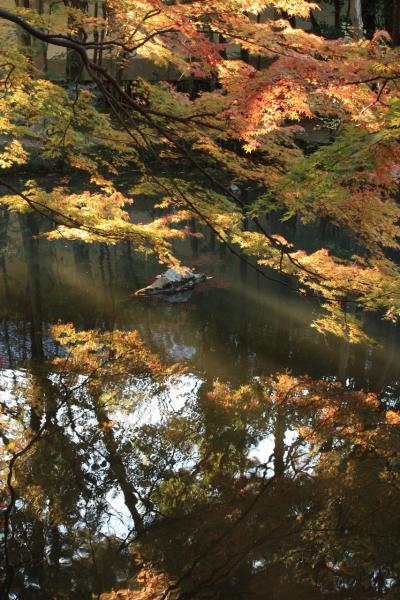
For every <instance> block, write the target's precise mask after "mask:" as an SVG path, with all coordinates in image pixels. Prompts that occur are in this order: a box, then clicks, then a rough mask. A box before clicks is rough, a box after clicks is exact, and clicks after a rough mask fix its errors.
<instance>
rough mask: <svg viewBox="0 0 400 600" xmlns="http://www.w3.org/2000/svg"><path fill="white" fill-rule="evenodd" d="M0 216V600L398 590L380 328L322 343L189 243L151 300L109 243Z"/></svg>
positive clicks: (389, 385) (389, 418)
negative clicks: (176, 288)
mask: <svg viewBox="0 0 400 600" xmlns="http://www.w3.org/2000/svg"><path fill="white" fill-rule="evenodd" d="M0 219H1V220H0V228H1V236H0V240H1V241H0V244H1V246H0V317H1V331H0V344H1V356H0V360H1V371H0V407H1V412H0V439H1V444H2V447H3V452H2V458H1V459H0V460H1V468H2V472H3V475H4V486H3V487H2V489H1V492H2V495H3V496H4V498H3V500H2V502H3V504H2V507H3V512H4V516H3V526H4V527H3V539H2V543H3V549H4V562H3V570H2V575H3V577H4V584H3V588H2V591H3V595H4V597H9V598H13V599H14V598H15V599H24V600H25V599H28V598H29V599H32V598H33V599H34V598H38V599H53V598H55V599H64V598H65V599H67V598H68V599H69V598H71V599H88V600H89V599H92V598H102V600H110V599H116V598H117V597H119V598H127V599H128V598H132V599H133V598H135V599H138V600H139V599H141V600H150V599H153V600H156V599H158V600H161V598H162V599H163V600H178V599H180V600H184V599H185V600H186V599H189V598H199V599H200V598H201V599H203V598H204V599H206V598H207V599H214V598H215V599H221V600H222V599H224V600H228V599H229V600H231V599H233V598H238V599H244V598H248V597H255V598H260V599H273V600H292V599H293V600H303V599H304V600H312V599H314V598H315V599H321V600H324V599H329V600H330V599H331V598H332V599H333V598H340V599H354V600H356V599H360V600H361V599H364V598H374V599H375V598H376V599H378V598H381V597H382V598H383V597H385V598H389V599H395V598H398V597H399V594H400V592H399V584H400V572H399V564H400V555H399V547H398V539H399V535H400V520H399V514H398V506H399V501H400V497H399V487H398V480H399V476H400V473H399V465H400V437H399V435H400V433H399V432H400V428H399V425H400V416H398V412H397V411H398V408H399V371H400V360H399V345H398V340H397V335H396V329H395V328H394V327H391V326H389V325H388V324H381V323H379V322H377V321H374V320H371V321H370V323H369V324H368V327H369V330H370V331H371V332H372V333H373V334H374V335H375V337H376V339H377V340H378V341H379V342H380V344H381V345H380V346H376V347H368V346H363V345H358V346H351V345H349V344H348V343H346V342H345V341H343V340H336V339H333V338H323V337H321V336H320V335H319V334H318V333H317V332H316V331H315V330H314V329H313V328H312V327H310V324H311V321H312V320H313V318H314V317H315V315H316V314H317V313H318V307H317V305H316V304H315V303H313V302H312V301H311V300H309V299H301V298H299V297H297V296H295V295H294V294H289V293H288V292H287V291H285V290H284V288H280V287H279V286H276V285H273V284H271V283H268V282H266V281H264V280H261V279H260V278H259V277H258V276H257V275H256V274H255V273H253V272H250V271H249V270H248V269H245V268H244V267H243V265H242V264H240V262H239V261H237V260H236V259H234V257H231V256H228V255H226V254H224V253H223V251H222V250H221V248H220V247H219V245H218V243H216V241H215V240H214V239H213V238H212V236H211V237H210V236H209V234H206V235H205V237H204V238H203V239H200V240H199V239H196V240H195V241H196V243H195V244H193V243H190V242H189V243H184V242H182V243H179V245H178V246H177V251H178V253H179V254H180V256H181V257H182V260H183V262H184V264H187V265H188V266H196V267H197V269H198V270H199V271H204V272H206V273H207V274H209V275H212V276H213V279H212V280H211V281H210V282H208V283H207V284H205V285H203V286H199V287H198V288H196V289H195V290H194V291H193V293H191V294H190V296H189V297H188V298H186V299H185V300H186V301H185V302H176V303H168V302H164V301H162V300H161V299H157V298H135V297H134V296H133V295H132V291H133V290H135V289H137V288H139V287H142V286H143V285H146V284H148V283H149V282H150V281H151V280H152V278H153V277H154V275H155V274H156V273H158V272H159V271H160V268H159V267H158V266H157V264H156V263H155V262H153V261H150V260H148V261H144V259H143V258H142V257H139V256H138V255H137V254H136V253H135V252H134V251H133V249H132V248H131V247H130V246H129V245H127V244H120V245H118V246H115V247H107V246H105V245H101V244H97V245H91V246H86V245H83V244H80V243H70V242H55V243H49V242H46V241H45V240H43V239H42V238H40V237H38V233H39V232H40V230H41V228H42V223H41V222H40V221H39V220H38V219H37V217H35V216H32V215H31V216H26V215H24V216H21V217H20V218H15V217H14V216H9V215H6V214H2V215H0ZM57 323H59V324H65V323H70V324H71V325H70V326H69V328H68V327H67V328H66V329H65V330H63V331H61V333H60V331H58V330H53V332H52V331H51V326H52V325H56V324H57ZM59 327H61V325H59ZM57 331H58V333H57ZM135 331H137V332H139V334H140V336H141V339H142V340H143V341H144V344H145V346H142V345H141V342H140V340H139V338H138V337H137V334H136V333H134V332H135ZM156 354H157V355H158V356H160V357H161V359H162V361H163V362H165V363H172V362H183V363H185V365H186V368H185V369H183V367H182V366H179V367H176V368H175V370H167V369H165V368H163V367H162V366H161V363H160V361H159V359H158V358H157V356H156ZM224 382H229V383H224ZM361 390H363V391H361ZM117 589H120V590H125V591H124V592H121V595H120V596H117V595H116V594H114V593H113V590H117ZM128 589H129V590H130V591H127V590H128ZM124 594H125V595H124ZM396 594H397V595H396Z"/></svg>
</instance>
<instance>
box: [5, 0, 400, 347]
mask: <svg viewBox="0 0 400 600" xmlns="http://www.w3.org/2000/svg"><path fill="white" fill-rule="evenodd" d="M94 4H95V7H94V10H89V8H93V3H91V2H89V3H81V2H79V1H71V2H66V3H65V6H63V7H62V8H63V10H64V15H65V14H67V18H63V19H60V14H59V12H58V10H57V9H53V7H52V9H51V10H49V11H44V10H42V11H41V12H38V11H36V10H34V9H32V8H29V7H26V6H25V7H24V8H17V9H13V10H7V9H5V8H0V23H1V28H2V41H1V46H0V54H1V73H2V75H1V79H2V89H3V93H2V96H1V98H0V106H1V111H2V119H1V130H2V135H3V140H4V142H3V148H2V153H1V155H0V164H1V167H2V170H3V172H4V173H5V175H6V174H7V172H9V171H10V170H12V169H13V168H15V167H16V166H18V165H21V164H26V163H27V162H28V161H29V157H30V156H33V155H35V156H37V155H40V156H41V157H42V158H43V159H44V160H46V161H61V162H62V163H63V164H64V165H68V166H69V168H70V169H72V170H73V172H75V173H76V172H82V173H86V174H88V178H89V179H90V182H88V184H87V185H86V187H85V188H84V189H83V190H82V193H78V194H76V193H75V194H73V193H71V191H70V187H69V184H68V182H64V183H63V184H60V185H59V186H57V187H55V188H54V189H52V190H50V191H49V190H44V189H43V188H42V187H40V186H39V185H38V184H37V183H36V182H35V181H33V180H30V181H27V182H26V186H25V188H24V189H23V190H21V189H17V188H16V187H14V185H13V184H12V182H10V179H9V177H8V178H7V177H6V176H2V177H1V185H2V187H3V189H5V190H6V191H7V194H6V195H4V196H3V197H2V199H1V202H2V204H3V206H6V207H8V208H9V209H10V210H17V211H29V210H32V209H34V210H36V211H39V212H41V213H42V214H43V215H45V216H46V217H48V218H49V219H50V220H51V222H52V223H55V227H53V228H51V230H50V231H49V233H48V234H47V235H48V237H49V238H50V239H55V238H57V237H61V236H62V237H69V238H72V239H79V240H83V241H86V242H92V241H98V240H103V241H107V242H108V243H116V242H118V241H121V240H125V241H126V240H128V241H132V242H133V243H134V244H135V246H136V247H137V248H138V249H139V250H140V251H143V252H155V253H156V255H157V256H158V258H159V260H160V261H161V262H164V263H167V264H170V265H177V264H178V260H177V258H176V257H175V256H174V253H173V251H172V244H171V241H172V240H173V239H174V238H176V237H184V236H185V235H190V230H189V228H188V227H187V226H186V227H185V226H183V227H182V225H185V223H186V222H187V220H188V219H189V218H192V217H195V218H196V219H198V220H199V221H200V222H202V223H203V224H205V225H207V226H208V227H210V228H211V229H212V230H213V231H214V232H215V234H216V236H217V237H218V238H219V240H220V241H221V242H223V243H224V244H226V245H227V246H228V247H229V249H230V250H231V251H232V252H233V253H236V254H239V253H240V252H243V253H244V255H243V260H247V261H248V260H249V259H246V258H244V256H245V255H247V256H249V257H254V259H255V261H256V262H253V258H251V259H250V261H249V264H250V265H251V266H252V267H253V268H256V269H257V270H258V271H259V272H260V273H262V274H263V276H265V277H269V278H271V279H275V280H276V281H277V282H280V283H283V284H284V285H286V286H287V287H289V288H296V289H298V290H299V291H300V292H302V293H311V294H313V295H315V296H317V297H319V298H320V299H321V301H322V304H323V305H324V308H325V314H324V316H323V317H321V318H319V319H318V320H316V322H315V326H316V327H317V328H318V329H319V330H320V331H321V332H327V331H329V332H333V333H335V334H339V335H345V336H346V337H348V339H349V340H350V341H353V342H357V341H359V340H361V339H363V337H365V336H364V334H363V332H362V327H361V324H360V320H359V318H358V316H357V310H358V309H359V308H363V309H366V310H374V311H375V310H379V311H381V312H382V314H383V315H384V316H385V317H386V318H389V319H392V320H395V319H396V318H397V316H398V313H399V305H400V297H399V291H398V290H399V286H398V275H399V273H398V267H397V265H396V261H395V259H394V258H393V256H394V254H393V250H395V251H396V250H397V249H398V233H399V230H398V219H399V208H398V205H397V203H396V200H395V199H394V195H395V193H396V191H397V188H398V164H399V143H398V133H399V124H400V121H399V97H398V89H397V82H398V79H399V76H400V72H399V66H398V65H399V61H398V58H399V51H398V49H397V48H396V47H392V44H391V39H390V37H389V35H388V34H387V33H385V32H382V31H377V32H375V34H374V35H373V37H372V38H371V39H362V38H361V39H357V36H355V37H353V38H351V37H348V36H345V37H342V38H338V39H333V40H332V39H327V38H325V37H323V36H320V35H316V34H313V33H310V32H308V31H307V32H306V31H304V30H302V29H299V28H295V27H292V24H291V22H292V21H293V19H291V17H301V18H305V19H307V18H308V17H309V16H310V11H314V12H315V11H316V10H317V9H318V7H317V5H315V4H313V3H308V2H305V1H304V0H293V1H287V0H285V1H283V0H282V1H281V0H276V1H275V0H273V1H271V2H269V3H265V2H263V1H261V0H257V1H255V0H229V1H226V0H212V1H211V0H210V1H208V2H196V1H191V2H163V1H161V0H142V1H141V2H136V1H132V0H124V1H123V2H120V1H118V2H113V1H112V0H109V1H108V2H106V3H104V10H103V14H102V15H99V11H98V4H97V3H94ZM96 7H97V8H96ZM266 9H269V10H271V9H273V11H274V14H273V16H270V13H268V12H265V11H266ZM288 19H289V20H288ZM22 34H23V36H24V39H23V41H22V42H21V39H20V37H21V35H22ZM16 39H19V41H20V43H19V44H18V45H16V44H15V41H16ZM33 42H34V43H37V44H41V45H42V46H41V47H44V48H47V47H55V48H59V49H61V50H62V51H63V52H66V53H67V60H69V63H68V65H67V75H68V76H69V78H70V82H69V87H68V86H63V85H60V84H59V83H57V82H56V81H52V79H51V76H50V75H49V74H46V64H45V65H44V72H40V69H39V68H38V65H37V63H35V61H34V60H32V56H33V55H34V53H35V51H36V50H37V49H36V50H35V47H34V43H33ZM105 56H107V61H106V60H105ZM139 56H140V57H146V58H148V59H149V60H151V61H153V62H154V63H155V64H157V65H159V66H161V67H165V68H166V67H168V68H172V69H173V70H174V71H175V72H176V73H177V74H178V76H177V79H179V78H184V79H186V80H190V79H193V78H197V79H200V80H201V81H202V82H203V83H204V89H206V88H207V90H208V91H204V89H203V91H201V92H198V93H196V94H192V95H189V94H187V93H184V92H182V91H179V88H178V87H177V86H176V85H173V84H170V83H166V82H164V83H163V82H162V81H160V82H158V83H151V82H149V81H144V80H136V81H135V82H134V85H132V86H130V87H129V86H128V87H127V86H125V85H124V84H123V79H122V73H123V70H124V68H126V67H127V66H128V65H129V61H130V60H135V57H139ZM71 61H72V63H71ZM44 62H45V63H46V61H44ZM110 65H111V66H110ZM83 73H85V77H88V78H89V79H90V80H91V81H92V82H93V83H94V84H95V86H96V90H97V91H93V90H92V89H89V88H88V86H85V85H82V84H81V79H82V75H83ZM98 93H99V94H100V95H101V99H100V98H99V96H98ZM307 120H309V121H311V122H314V123H320V124H326V123H329V124H330V126H331V127H332V131H333V132H334V141H332V143H330V144H328V145H327V146H324V147H322V148H320V149H317V150H316V151H315V152H313V153H312V154H311V155H310V156H307V157H303V156H302V152H301V150H300V147H299V144H298V143H296V135H297V134H298V132H299V128H300V127H301V124H302V123H303V122H304V121H307ZM177 161H179V164H180V165H181V166H182V165H183V166H184V172H182V171H179V172H178V171H177V170H174V169H173V168H172V167H171V166H172V165H176V164H177ZM126 169H130V170H132V171H133V172H134V173H135V176H136V177H137V179H139V177H138V176H140V179H141V180H140V181H138V182H137V184H136V185H134V186H133V189H132V191H131V194H130V195H127V194H122V193H121V190H120V189H119V186H118V174H119V173H120V172H121V170H126ZM232 183H234V184H235V186H237V188H233V187H232V186H231V184H232ZM246 186H251V188H252V189H253V191H254V193H253V194H252V196H253V199H252V200H250V199H248V198H244V196H243V194H241V193H240V190H241V189H243V188H244V187H246ZM237 189H238V190H239V192H238V191H236V190H237ZM141 194H147V195H148V196H150V197H153V198H156V199H157V202H158V205H159V207H160V208H161V209H165V210H166V214H165V215H164V216H162V217H161V218H158V219H155V220H154V221H153V222H151V223H146V224H144V223H137V222H135V219H134V210H133V212H132V211H131V210H130V209H129V205H130V204H131V203H132V198H134V197H135V196H138V195H141ZM160 195H161V197H162V200H161V201H160ZM273 215H276V218H277V220H278V221H285V220H290V219H292V218H294V217H296V218H299V219H300V220H302V221H310V220H313V219H316V218H325V219H328V220H329V222H330V223H332V224H334V225H335V226H336V227H338V228H343V229H344V231H345V232H346V234H347V235H348V236H349V237H350V239H351V240H352V241H353V252H352V253H347V254H346V253H343V252H340V251H339V252H336V253H333V252H332V251H328V250H327V249H324V248H321V249H318V250H317V251H314V252H308V253H307V252H306V249H305V248H301V247H300V248H299V247H296V244H295V243H294V242H293V240H291V239H290V237H287V236H286V237H285V236H283V235H282V233H281V231H280V229H279V227H278V228H276V229H272V228H271V227H270V226H269V225H268V222H267V220H266V217H271V216H273ZM249 222H250V223H251V227H249V226H248V223H249ZM264 266H266V267H269V268H272V269H274V270H275V271H277V272H278V273H279V274H283V275H286V276H288V277H289V279H285V280H283V281H282V280H281V279H280V278H279V277H275V276H273V275H270V274H269V272H268V271H265V270H264ZM292 278H294V279H292ZM292 281H297V282H298V283H292Z"/></svg>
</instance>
